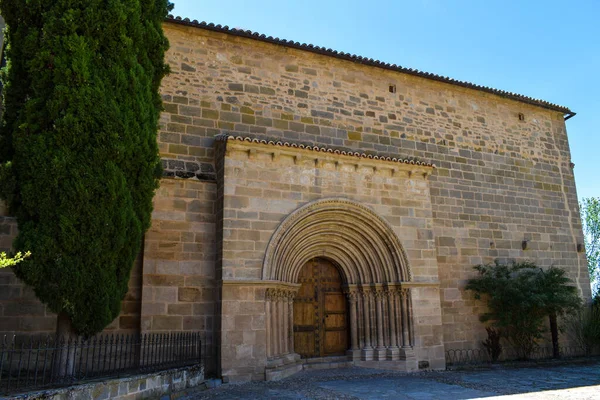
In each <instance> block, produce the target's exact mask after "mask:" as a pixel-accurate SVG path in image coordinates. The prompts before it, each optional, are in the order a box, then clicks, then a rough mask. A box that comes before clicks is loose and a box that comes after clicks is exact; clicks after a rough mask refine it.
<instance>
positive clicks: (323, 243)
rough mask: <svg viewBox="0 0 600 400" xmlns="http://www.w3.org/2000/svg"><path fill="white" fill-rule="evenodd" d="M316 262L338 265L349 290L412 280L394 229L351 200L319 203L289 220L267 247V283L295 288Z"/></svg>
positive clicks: (302, 209) (298, 212)
mask: <svg viewBox="0 0 600 400" xmlns="http://www.w3.org/2000/svg"><path fill="white" fill-rule="evenodd" d="M315 257H327V258H330V259H332V260H334V261H335V262H336V263H337V264H338V265H339V266H340V268H341V269H342V271H343V278H344V279H345V280H346V282H345V283H346V284H349V285H351V284H363V285H366V284H376V283H397V282H405V281H410V280H411V275H410V269H409V266H408V259H407V257H406V254H405V252H404V249H403V248H402V245H401V244H400V241H399V240H398V238H397V236H396V234H395V233H394V231H393V230H392V228H391V227H390V226H389V225H388V224H387V223H386V222H385V221H384V220H383V219H382V218H381V217H379V216H378V215H377V214H375V213H374V212H373V211H372V210H370V209H369V208H367V207H365V206H363V205H361V204H359V203H357V202H354V201H352V200H348V199H343V198H330V199H323V200H317V201H314V202H312V203H309V204H307V205H305V206H303V207H301V208H300V209H298V210H296V211H295V212H294V213H292V214H291V215H290V216H289V217H288V218H286V219H285V221H284V222H283V223H282V224H281V225H280V226H279V228H277V230H276V231H275V233H274V234H273V236H272V238H271V241H270V243H269V245H268V247H267V252H266V254H265V259H264V263H263V279H265V280H274V281H282V282H289V283H295V282H297V280H298V274H299V273H300V269H301V268H302V266H303V265H304V263H305V262H306V261H308V260H310V259H311V258H315Z"/></svg>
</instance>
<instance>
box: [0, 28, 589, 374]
mask: <svg viewBox="0 0 600 400" xmlns="http://www.w3.org/2000/svg"><path fill="white" fill-rule="evenodd" d="M164 28H165V32H166V35H167V37H168V38H169V40H170V43H171V49H170V50H169V52H168V54H167V58H168V63H169V64H170V65H171V71H172V72H171V74H170V75H169V76H167V77H166V78H165V79H164V81H163V87H162V93H163V101H164V108H165V110H164V112H163V114H162V117H161V128H160V132H159V138H158V140H159V148H160V152H161V156H162V159H163V167H164V171H165V172H164V178H163V179H162V181H161V186H160V188H159V189H158V191H157V194H156V197H155V202H154V213H153V222H152V227H151V229H150V230H149V232H148V233H147V234H146V238H145V245H144V250H143V254H141V255H140V258H139V260H138V262H137V263H136V266H135V268H134V272H133V274H132V278H131V283H130V288H131V289H130V293H129V294H128V296H127V298H126V299H125V300H124V303H123V312H122V315H121V316H120V317H119V318H118V319H117V320H115V322H114V323H113V324H112V325H111V326H110V327H109V328H108V330H109V331H113V332H142V333H145V332H171V331H182V330H193V331H204V332H205V335H206V343H207V350H209V355H210V360H209V363H211V365H210V366H209V369H211V368H212V369H213V370H214V371H216V373H217V374H218V375H219V376H223V377H224V378H225V379H226V380H228V381H244V380H257V379H258V380H262V379H278V378H281V377H284V376H287V375H290V374H292V373H294V372H297V371H299V370H301V369H302V368H303V366H304V365H306V364H307V363H308V364H310V363H319V362H321V363H326V364H327V365H329V366H335V365H350V364H353V365H362V366H368V367H374V368H389V369H396V370H404V371H416V370H418V369H441V368H444V367H445V351H446V350H448V349H458V348H479V347H480V342H481V340H482V339H484V338H485V329H484V327H483V326H482V324H481V323H480V322H479V320H478V316H479V314H480V313H481V312H482V307H483V304H482V303H481V302H479V301H476V300H475V299H474V298H473V296H472V294H470V293H468V292H465V290H464V285H465V282H466V280H467V279H468V278H470V277H472V276H474V272H475V271H474V270H473V266H475V265H478V264H482V263H489V262H492V261H493V260H495V259H503V260H513V259H514V260H524V259H527V260H532V261H535V262H536V263H538V265H540V266H550V265H555V266H559V267H562V268H564V269H566V270H567V271H568V273H569V276H570V277H571V279H573V280H574V282H575V283H576V285H577V287H578V288H579V291H580V294H581V295H582V296H583V297H584V298H589V297H590V285H589V278H588V274H587V266H586V261H585V255H584V253H583V251H582V244H583V234H582V229H581V222H580V218H579V210H578V202H577V194H576V190H575V180H574V175H573V165H572V163H571V157H570V151H569V145H568V139H567V133H566V128H565V119H568V118H570V117H571V116H572V115H574V114H573V113H572V112H571V111H570V110H569V109H567V108H565V107H562V106H558V105H554V104H550V103H547V102H544V101H541V100H536V99H532V98H528V97H525V96H520V95H516V94H513V93H507V92H502V91H499V90H495V89H490V88H485V87H480V86H476V85H473V84H469V83H465V82H459V81H454V80H451V79H449V78H444V77H440V76H436V75H431V74H427V73H422V72H419V71H414V70H408V69H404V68H402V67H398V66H395V65H389V64H385V63H381V62H379V61H374V60H370V59H366V58H362V57H356V56H353V55H350V54H344V53H339V52H336V51H333V50H330V49H323V48H318V47H314V46H312V45H303V44H300V43H295V42H288V41H283V40H279V39H274V38H271V37H265V36H264V35H259V34H256V33H252V32H247V31H241V30H231V29H229V28H227V27H220V26H214V25H206V24H203V23H197V22H191V21H188V20H181V19H175V18H169V19H168V20H167V21H166V22H165V25H164ZM0 228H2V229H0V246H4V247H9V246H10V240H11V239H12V237H13V236H14V234H15V233H16V226H15V223H14V220H13V219H12V218H10V217H2V219H1V220H0ZM0 278H2V280H0V285H1V286H3V289H2V290H4V289H5V290H4V291H2V293H6V294H5V295H3V296H4V298H3V300H2V307H1V308H0V312H2V314H0V321H2V329H1V331H4V332H30V333H36V332H51V331H52V330H53V327H54V325H53V321H54V320H53V318H54V317H53V316H52V315H51V314H49V313H48V312H47V310H45V308H44V307H43V306H42V305H40V304H39V303H37V302H36V300H35V299H34V298H32V294H31V291H30V290H28V289H27V288H25V287H23V286H22V285H21V284H20V283H19V282H18V281H16V279H15V278H14V277H12V274H11V273H10V272H8V271H2V272H1V276H0Z"/></svg>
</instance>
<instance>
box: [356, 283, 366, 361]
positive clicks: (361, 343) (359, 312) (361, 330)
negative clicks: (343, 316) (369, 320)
mask: <svg viewBox="0 0 600 400" xmlns="http://www.w3.org/2000/svg"><path fill="white" fill-rule="evenodd" d="M363 311H364V302H363V296H362V292H357V293H356V319H357V321H356V322H357V325H358V348H359V349H362V348H364V347H365V325H364V323H365V318H364V316H363Z"/></svg>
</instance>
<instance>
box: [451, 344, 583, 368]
mask: <svg viewBox="0 0 600 400" xmlns="http://www.w3.org/2000/svg"><path fill="white" fill-rule="evenodd" d="M589 355H591V354H590V352H589V351H588V350H586V349H585V348H584V347H577V346H572V347H560V357H561V358H575V357H584V356H589ZM553 356H554V355H553V352H552V347H538V348H536V349H534V350H533V352H532V353H531V354H530V355H529V356H528V357H527V359H526V360H531V361H535V360H548V359H551V358H553ZM517 360H523V357H522V356H521V355H520V354H519V353H518V352H517V351H516V350H515V349H512V348H508V349H507V348H505V349H503V350H502V353H501V354H500V357H499V358H498V360H497V361H498V362H505V361H517ZM491 363H492V358H491V357H490V355H489V353H488V352H487V350H486V349H450V350H446V364H447V365H448V366H457V365H478V364H491Z"/></svg>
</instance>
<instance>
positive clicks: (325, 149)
mask: <svg viewBox="0 0 600 400" xmlns="http://www.w3.org/2000/svg"><path fill="white" fill-rule="evenodd" d="M215 140H216V141H220V142H225V141H230V140H231V141H233V140H237V141H240V142H251V143H256V144H266V145H270V146H281V147H292V148H298V149H304V150H312V151H317V152H321V153H331V154H339V155H343V156H350V157H357V158H368V159H371V160H381V161H389V162H395V163H400V164H411V165H420V166H422V167H431V168H436V166H435V164H432V163H430V162H426V161H419V160H414V159H404V158H396V157H389V156H385V155H378V154H367V153H360V152H358V151H351V150H349V151H346V150H340V149H334V148H331V147H325V146H321V147H320V146H317V145H314V146H311V145H304V144H298V143H294V142H287V141H286V142H282V141H275V140H266V139H257V138H253V137H250V136H234V135H229V134H226V133H220V134H218V135H216V136H215Z"/></svg>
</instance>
